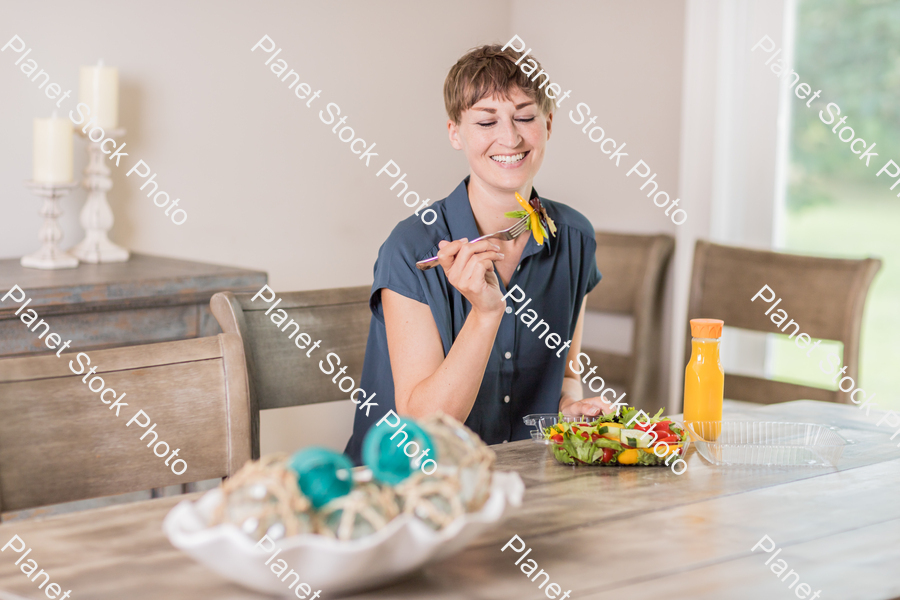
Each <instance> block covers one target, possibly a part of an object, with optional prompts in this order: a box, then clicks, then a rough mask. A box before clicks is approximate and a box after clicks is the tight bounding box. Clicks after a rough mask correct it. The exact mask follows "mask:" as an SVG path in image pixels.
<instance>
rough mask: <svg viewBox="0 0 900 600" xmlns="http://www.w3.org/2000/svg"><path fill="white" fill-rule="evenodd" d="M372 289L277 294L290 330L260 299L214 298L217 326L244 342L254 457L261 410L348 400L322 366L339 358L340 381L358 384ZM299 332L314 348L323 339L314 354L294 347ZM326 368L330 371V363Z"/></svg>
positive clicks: (228, 294) (212, 305)
mask: <svg viewBox="0 0 900 600" xmlns="http://www.w3.org/2000/svg"><path fill="white" fill-rule="evenodd" d="M371 289H372V288H371V286H360V287H350V288H336V289H325V290H312V291H304V292H286V293H282V294H278V295H277V298H281V303H280V304H278V307H277V309H278V310H283V311H285V312H286V313H287V318H288V319H289V320H286V321H284V325H282V327H284V328H285V329H286V331H282V327H279V326H278V325H276V324H275V323H274V322H273V321H272V320H271V317H272V316H274V315H277V314H278V313H277V312H276V311H273V312H272V313H270V315H266V314H265V312H266V311H267V310H268V309H269V307H270V306H271V304H272V303H267V302H264V301H263V300H262V298H257V300H256V301H253V300H252V298H253V296H254V294H234V293H232V292H222V293H218V294H215V295H214V296H213V297H212V300H211V301H210V308H211V309H212V313H213V316H215V318H216V320H217V321H218V322H219V326H220V327H221V328H222V330H223V331H225V332H226V333H236V334H238V335H239V336H240V337H241V339H242V340H243V343H244V355H245V356H246V358H247V372H248V374H249V379H250V422H251V439H252V446H253V457H254V458H258V457H259V411H260V410H266V409H269V408H284V407H288V406H303V405H307V404H316V403H320V402H333V401H337V400H346V399H347V398H348V397H349V395H350V394H349V393H347V392H342V391H341V390H340V389H339V388H338V386H337V384H336V383H334V382H332V377H331V376H329V375H326V374H325V373H324V372H323V371H322V370H321V369H320V368H319V361H322V360H325V359H326V357H327V355H328V354H329V353H330V352H334V353H335V354H337V355H338V356H339V357H340V367H343V366H345V365H346V366H347V371H346V373H345V374H344V375H342V376H341V377H342V378H343V377H344V376H350V377H352V378H353V381H355V382H356V383H357V384H359V381H360V375H361V374H362V366H363V359H364V358H365V354H366V341H367V340H368V338H369V320H370V318H371V316H372V313H371V311H370V310H369V293H370V291H371ZM273 302H274V301H273ZM290 320H293V321H294V322H296V323H297V324H298V325H299V331H298V330H297V329H296V328H295V327H294V326H293V325H290ZM288 325H290V327H288ZM300 333H306V334H308V335H309V336H310V337H311V339H312V340H313V343H314V342H315V341H317V340H321V342H322V343H321V346H319V347H318V348H316V349H315V350H314V351H312V350H310V349H309V348H306V349H302V350H301V349H300V348H299V347H298V345H297V344H296V343H295V339H296V338H297V337H299V335H300ZM289 336H290V337H289ZM299 345H305V344H303V342H301V343H300V344H299ZM310 352H312V354H310V356H307V354H309V353H310ZM324 364H325V365H326V368H329V367H328V362H327V361H326V362H325V363H324ZM338 368H339V367H338ZM338 368H335V372H337V370H338Z"/></svg>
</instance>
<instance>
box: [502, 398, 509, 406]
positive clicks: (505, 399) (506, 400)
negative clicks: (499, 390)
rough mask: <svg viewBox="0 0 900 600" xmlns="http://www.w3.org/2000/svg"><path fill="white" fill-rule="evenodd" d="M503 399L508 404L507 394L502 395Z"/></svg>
mask: <svg viewBox="0 0 900 600" xmlns="http://www.w3.org/2000/svg"><path fill="white" fill-rule="evenodd" d="M503 401H504V402H506V403H507V404H509V396H503Z"/></svg>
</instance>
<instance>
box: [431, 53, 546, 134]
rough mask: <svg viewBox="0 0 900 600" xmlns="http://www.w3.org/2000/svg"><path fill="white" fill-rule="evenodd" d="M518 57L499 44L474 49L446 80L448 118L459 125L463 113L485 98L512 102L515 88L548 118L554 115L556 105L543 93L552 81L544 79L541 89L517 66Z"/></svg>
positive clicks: (461, 60)
mask: <svg viewBox="0 0 900 600" xmlns="http://www.w3.org/2000/svg"><path fill="white" fill-rule="evenodd" d="M517 57H518V52H515V51H514V50H512V49H510V48H507V49H506V50H503V49H502V46H500V45H499V44H492V45H486V46H481V47H480V48H473V49H472V50H469V51H468V52H467V53H466V54H465V55H463V57H462V58H460V59H459V60H458V61H456V64H455V65H453V67H451V68H450V72H449V73H447V79H445V80H444V106H446V108H447V116H449V117H450V119H451V120H452V121H453V122H454V123H456V124H459V119H460V117H461V116H462V113H463V112H465V111H466V110H468V109H470V108H472V106H474V105H475V103H476V102H478V101H479V100H481V99H482V98H487V97H493V96H500V97H501V98H504V99H506V100H509V96H510V92H511V91H512V90H513V89H514V88H519V89H521V90H522V92H524V93H525V95H526V96H528V97H529V98H531V99H532V100H534V102H535V104H537V106H538V108H539V109H540V110H541V112H542V113H543V114H544V115H549V114H550V113H551V112H553V101H552V100H551V99H550V98H548V97H547V94H545V93H544V91H543V90H541V87H543V86H544V85H545V84H547V82H548V81H549V79H548V77H544V80H543V82H542V83H541V85H540V87H539V86H538V84H537V83H536V82H535V81H533V80H531V79H528V75H526V74H525V73H523V72H522V70H521V69H519V67H518V66H517V65H516V59H517ZM528 58H529V59H530V60H533V61H534V62H535V64H536V65H537V67H536V68H535V70H537V69H541V64H540V63H539V62H538V60H537V59H536V58H534V56H533V55H529V57H528ZM541 70H543V69H541ZM545 75H546V73H545ZM535 79H537V76H535Z"/></svg>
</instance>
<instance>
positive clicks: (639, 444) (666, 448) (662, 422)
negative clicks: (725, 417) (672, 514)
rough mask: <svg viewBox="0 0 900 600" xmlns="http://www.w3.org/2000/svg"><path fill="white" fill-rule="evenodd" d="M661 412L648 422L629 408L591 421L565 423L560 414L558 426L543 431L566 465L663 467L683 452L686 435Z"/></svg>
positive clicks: (554, 450) (636, 410) (554, 452)
mask: <svg viewBox="0 0 900 600" xmlns="http://www.w3.org/2000/svg"><path fill="white" fill-rule="evenodd" d="M662 413H663V409H659V412H657V413H656V415H654V416H652V417H650V419H649V421H647V419H641V418H636V416H637V414H638V409H636V408H633V407H626V408H624V409H623V410H622V411H621V412H620V413H618V414H617V413H613V414H608V415H600V416H599V417H598V418H596V419H594V420H593V421H589V422H587V421H586V422H572V421H564V420H563V419H564V417H563V415H562V413H560V414H559V422H558V423H557V424H556V425H553V426H551V427H545V428H544V439H545V440H547V441H548V442H549V443H550V446H551V448H552V449H553V456H554V457H556V460H558V461H559V462H561V463H563V464H567V465H603V466H610V465H664V464H665V462H666V459H667V458H669V455H670V454H675V455H681V454H682V453H683V447H684V443H685V441H686V440H687V433H686V432H685V431H684V430H683V429H682V428H681V427H679V426H678V425H677V424H675V423H674V422H673V421H671V420H670V419H666V418H664V417H662V416H661V415H662ZM645 421H647V422H645ZM628 423H630V424H628ZM626 424H628V425H626ZM660 455H661V456H660Z"/></svg>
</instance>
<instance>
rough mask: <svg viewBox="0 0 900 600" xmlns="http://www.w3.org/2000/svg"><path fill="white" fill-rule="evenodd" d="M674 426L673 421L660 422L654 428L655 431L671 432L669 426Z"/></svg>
mask: <svg viewBox="0 0 900 600" xmlns="http://www.w3.org/2000/svg"><path fill="white" fill-rule="evenodd" d="M671 424H672V421H660V422H659V423H656V424H655V425H654V426H653V429H655V430H656V431H669V430H670V429H669V426H670V425H671Z"/></svg>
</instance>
